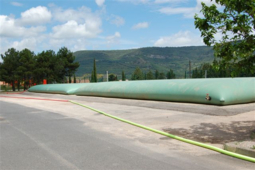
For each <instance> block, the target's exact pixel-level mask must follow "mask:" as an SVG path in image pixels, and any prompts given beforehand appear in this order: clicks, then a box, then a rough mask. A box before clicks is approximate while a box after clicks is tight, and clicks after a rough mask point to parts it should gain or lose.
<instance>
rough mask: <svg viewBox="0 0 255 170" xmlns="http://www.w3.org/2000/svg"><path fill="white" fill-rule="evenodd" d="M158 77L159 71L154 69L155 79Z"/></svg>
mask: <svg viewBox="0 0 255 170" xmlns="http://www.w3.org/2000/svg"><path fill="white" fill-rule="evenodd" d="M158 77H159V72H158V70H156V71H155V79H158Z"/></svg>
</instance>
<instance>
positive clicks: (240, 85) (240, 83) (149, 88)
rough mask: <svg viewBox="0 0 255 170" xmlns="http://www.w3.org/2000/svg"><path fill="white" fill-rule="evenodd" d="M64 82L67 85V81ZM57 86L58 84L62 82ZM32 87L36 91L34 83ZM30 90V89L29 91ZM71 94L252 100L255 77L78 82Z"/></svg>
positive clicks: (210, 101)
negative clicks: (78, 85) (78, 84)
mask: <svg viewBox="0 0 255 170" xmlns="http://www.w3.org/2000/svg"><path fill="white" fill-rule="evenodd" d="M66 85H67V86H68V84H66ZM70 85H71V84H70ZM47 86H48V85H43V86H40V88H39V90H40V91H42V89H41V87H43V88H46V87H47ZM58 86H59V87H61V84H59V85H58ZM56 87H57V86H56ZM61 88H62V87H61ZM70 88H71V86H70ZM32 90H33V91H34V92H36V91H37V88H36V86H35V87H34V89H32ZM32 90H30V89H29V91H32ZM52 90H54V89H53V88H51V89H49V91H48V92H50V93H53V92H52ZM55 90H57V89H55ZM44 91H45V90H44ZM54 93H55V91H54ZM66 94H67V93H66ZM73 94H76V95H80V96H82V95H84V96H102V97H117V98H132V99H146V100H162V101H174V102H191V103H203V104H213V105H230V104H238V103H249V102H255V78H210V79H209V78H208V79H171V80H143V81H123V82H104V83H85V84H80V87H78V88H77V89H76V90H74V91H73ZM206 97H207V98H208V100H207V99H206Z"/></svg>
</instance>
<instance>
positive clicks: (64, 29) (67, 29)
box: [52, 20, 101, 39]
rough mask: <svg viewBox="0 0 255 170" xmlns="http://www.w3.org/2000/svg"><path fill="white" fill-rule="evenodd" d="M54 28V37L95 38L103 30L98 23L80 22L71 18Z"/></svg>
mask: <svg viewBox="0 0 255 170" xmlns="http://www.w3.org/2000/svg"><path fill="white" fill-rule="evenodd" d="M52 29H53V34H52V37H53V38H57V39H65V38H79V37H84V38H93V37H96V35H97V34H99V33H100V32H101V30H100V29H98V27H97V23H93V21H90V23H85V24H78V23H77V22H76V21H74V20H71V21H68V22H67V23H65V24H63V25H57V26H55V27H53V28H52Z"/></svg>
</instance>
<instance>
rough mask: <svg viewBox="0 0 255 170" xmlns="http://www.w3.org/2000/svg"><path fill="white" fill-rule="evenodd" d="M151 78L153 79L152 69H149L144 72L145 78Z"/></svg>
mask: <svg viewBox="0 0 255 170" xmlns="http://www.w3.org/2000/svg"><path fill="white" fill-rule="evenodd" d="M153 79H154V75H153V73H152V71H151V70H149V72H148V73H147V74H146V80H153Z"/></svg>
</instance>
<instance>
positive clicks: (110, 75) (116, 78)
mask: <svg viewBox="0 0 255 170" xmlns="http://www.w3.org/2000/svg"><path fill="white" fill-rule="evenodd" d="M109 81H118V77H117V75H115V74H109Z"/></svg>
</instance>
